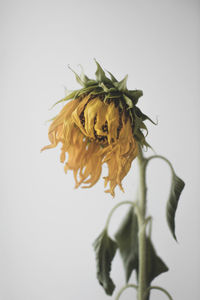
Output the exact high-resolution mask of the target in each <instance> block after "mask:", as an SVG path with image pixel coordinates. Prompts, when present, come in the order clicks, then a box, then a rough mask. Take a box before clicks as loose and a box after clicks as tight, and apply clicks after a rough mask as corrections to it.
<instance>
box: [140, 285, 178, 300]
mask: <svg viewBox="0 0 200 300" xmlns="http://www.w3.org/2000/svg"><path fill="white" fill-rule="evenodd" d="M153 289H154V290H160V291H162V292H163V293H164V294H165V295H166V296H167V297H168V298H169V299H170V300H173V298H172V296H171V295H170V294H169V293H168V291H166V290H165V289H164V288H162V287H160V286H150V287H149V288H148V289H147V290H146V293H145V295H148V293H149V291H150V290H153Z"/></svg>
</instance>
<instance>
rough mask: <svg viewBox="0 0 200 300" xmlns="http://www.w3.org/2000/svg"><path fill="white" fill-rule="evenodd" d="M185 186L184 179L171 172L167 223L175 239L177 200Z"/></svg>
mask: <svg viewBox="0 0 200 300" xmlns="http://www.w3.org/2000/svg"><path fill="white" fill-rule="evenodd" d="M184 186H185V183H184V181H183V180H182V179H181V178H179V177H178V176H177V175H176V174H175V173H174V172H173V173H172V183H171V190H170V195H169V199H168V202H167V212H166V214H167V223H168V226H169V228H170V231H171V233H172V235H173V237H174V238H175V240H176V234H175V214H176V209H177V206H178V201H179V198H180V195H181V192H182V190H183V188H184Z"/></svg>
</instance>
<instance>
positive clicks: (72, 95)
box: [50, 90, 80, 109]
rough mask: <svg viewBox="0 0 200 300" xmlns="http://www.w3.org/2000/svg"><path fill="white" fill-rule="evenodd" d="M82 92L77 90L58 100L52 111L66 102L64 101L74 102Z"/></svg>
mask: <svg viewBox="0 0 200 300" xmlns="http://www.w3.org/2000/svg"><path fill="white" fill-rule="evenodd" d="M79 91H80V90H75V91H73V92H71V93H70V94H68V95H67V96H65V97H64V98H62V99H60V100H58V101H57V102H56V103H54V104H53V105H52V106H51V108H50V109H52V108H53V107H54V106H56V105H57V104H59V103H61V102H64V101H68V100H72V99H75V98H76V97H77V95H78V93H79Z"/></svg>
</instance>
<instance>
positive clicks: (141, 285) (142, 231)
mask: <svg viewBox="0 0 200 300" xmlns="http://www.w3.org/2000/svg"><path fill="white" fill-rule="evenodd" d="M138 161H139V169H140V189H139V201H138V211H139V213H137V211H136V213H137V217H138V226H139V233H138V241H139V276H138V294H137V296H138V300H145V298H146V296H145V291H146V290H147V284H146V221H145V216H146V193H147V187H146V164H147V160H146V159H145V158H144V156H143V153H142V149H141V148H140V149H139V155H138Z"/></svg>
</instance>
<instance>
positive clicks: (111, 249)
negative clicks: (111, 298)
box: [93, 230, 117, 295]
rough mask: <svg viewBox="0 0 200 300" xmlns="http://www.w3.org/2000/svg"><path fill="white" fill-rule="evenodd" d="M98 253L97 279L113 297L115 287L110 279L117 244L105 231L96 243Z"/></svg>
mask: <svg viewBox="0 0 200 300" xmlns="http://www.w3.org/2000/svg"><path fill="white" fill-rule="evenodd" d="M93 246H94V250H95V253H96V264H97V278H98V280H99V283H100V284H101V285H102V286H103V288H104V290H105V292H106V294H108V295H112V293H113V291H114V289H115V285H114V283H113V281H112V279H111V278H110V271H111V262H112V260H113V258H114V256H115V253H116V250H117V244H116V243H115V242H114V241H113V240H112V239H111V238H110V237H109V236H108V235H107V231H106V230H104V231H103V232H102V233H101V234H100V235H99V236H98V238H97V239H96V240H95V241H94V244H93Z"/></svg>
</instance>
